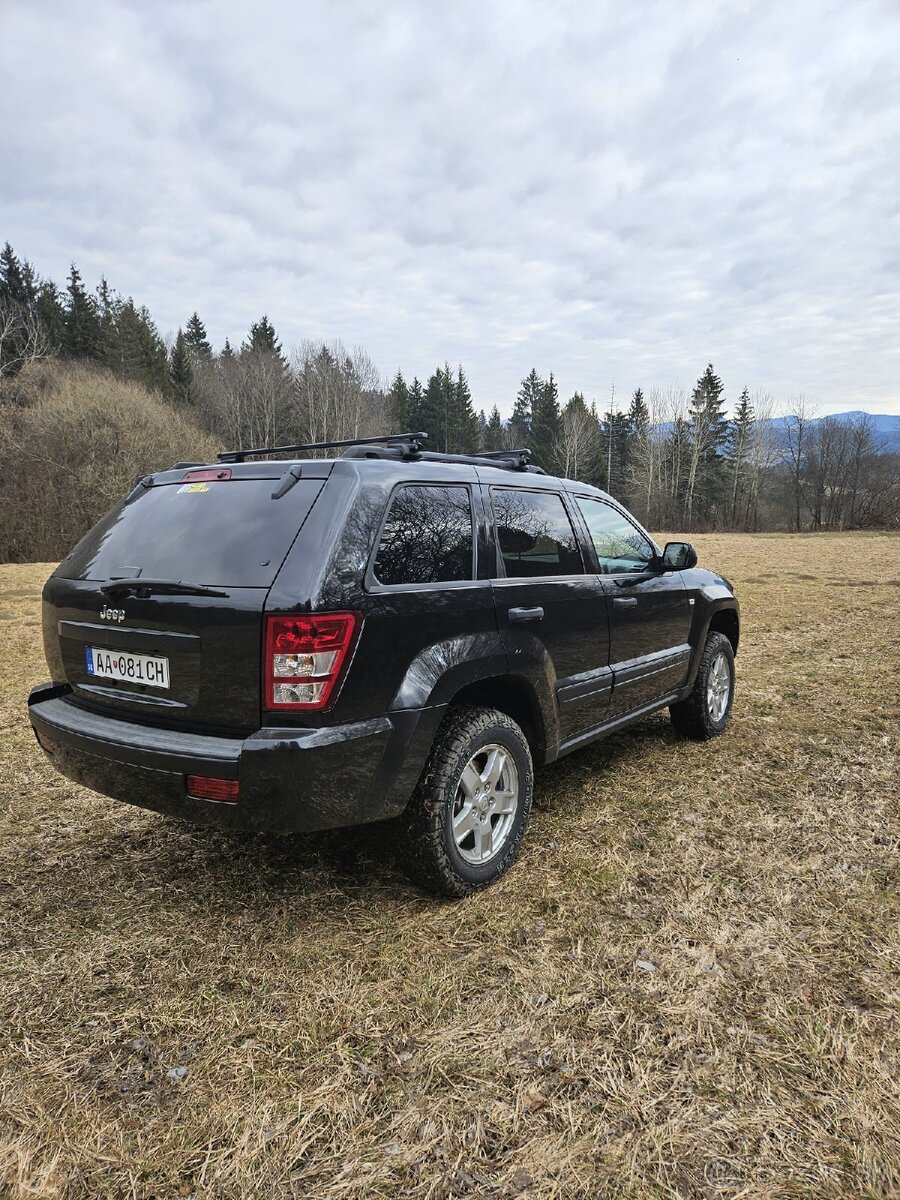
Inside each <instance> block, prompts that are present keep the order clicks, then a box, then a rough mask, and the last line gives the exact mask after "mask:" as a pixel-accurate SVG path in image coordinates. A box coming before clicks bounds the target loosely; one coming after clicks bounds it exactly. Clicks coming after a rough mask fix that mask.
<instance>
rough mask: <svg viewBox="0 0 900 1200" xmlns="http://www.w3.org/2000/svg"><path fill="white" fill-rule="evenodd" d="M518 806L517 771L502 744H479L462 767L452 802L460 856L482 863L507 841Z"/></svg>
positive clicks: (508, 752)
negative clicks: (478, 748)
mask: <svg viewBox="0 0 900 1200" xmlns="http://www.w3.org/2000/svg"><path fill="white" fill-rule="evenodd" d="M518 808H519V772H518V771H517V770H516V764H515V760H514V759H513V756H512V754H511V752H510V751H509V750H508V749H507V748H506V747H505V746H498V745H496V744H495V743H492V744H491V745H489V746H482V747H481V749H480V750H476V752H475V753H474V754H473V755H472V757H471V758H470V759H469V761H468V762H467V763H466V765H465V767H464V768H463V773H462V776H461V778H460V781H459V785H458V786H457V789H456V797H455V799H454V802H453V817H452V828H453V840H454V842H455V843H456V849H457V850H458V852H459V855H460V857H461V858H462V859H463V860H464V861H465V862H467V863H471V864H472V865H473V866H477V867H480V866H483V865H484V864H485V863H486V862H489V861H490V859H492V858H494V857H495V855H497V854H499V853H500V851H501V850H502V849H503V847H504V846H505V845H506V843H507V841H509V836H510V834H511V833H512V828H513V825H514V824H515V820H516V812H517V811H518Z"/></svg>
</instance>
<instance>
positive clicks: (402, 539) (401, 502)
mask: <svg viewBox="0 0 900 1200" xmlns="http://www.w3.org/2000/svg"><path fill="white" fill-rule="evenodd" d="M375 577H376V579H377V580H378V581H379V583H446V582H449V581H451V580H454V579H471V578H472V505H471V501H470V499H469V489H468V488H465V487H456V486H451V487H438V486H437V485H428V486H421V485H418V484H409V485H407V486H405V487H402V488H400V489H399V490H398V491H396V492H395V493H394V498H393V500H391V507H390V510H389V512H388V517H387V521H386V523H385V526H384V531H383V533H382V535H381V544H380V545H379V547H378V554H377V556H376V558H375Z"/></svg>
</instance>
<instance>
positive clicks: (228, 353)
mask: <svg viewBox="0 0 900 1200" xmlns="http://www.w3.org/2000/svg"><path fill="white" fill-rule="evenodd" d="M219 358H224V359H226V360H228V359H231V358H234V351H233V350H232V348H231V342H229V340H228V338H226V339H225V345H224V346H223V347H222V353H221V354H220V355H219Z"/></svg>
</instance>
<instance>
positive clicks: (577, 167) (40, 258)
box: [0, 0, 900, 412]
mask: <svg viewBox="0 0 900 1200" xmlns="http://www.w3.org/2000/svg"><path fill="white" fill-rule="evenodd" d="M2 21H3V29H4V34H5V37H4V42H5V45H6V54H5V63H4V66H5V71H4V78H3V80H2V83H0V89H2V100H3V111H4V118H3V120H2V122H0V162H2V172H0V236H2V237H9V239H10V241H12V243H13V245H14V246H15V248H16V249H17V251H18V252H20V253H22V254H24V255H26V256H27V257H29V258H30V259H32V260H33V261H34V262H35V264H36V266H37V267H38V268H39V269H40V270H42V271H44V272H47V273H49V274H52V275H53V276H54V277H55V278H57V279H59V280H61V279H62V278H63V276H64V275H65V272H66V270H67V267H68V262H69V261H70V260H71V259H73V258H74V259H75V260H76V261H77V262H78V264H79V266H80V267H81V269H82V272H83V274H84V275H85V276H86V277H87V278H88V279H95V278H97V277H99V275H100V274H101V273H104V274H106V275H107V276H108V278H109V279H110V281H111V282H112V283H113V284H114V285H115V286H116V287H118V288H120V289H121V290H123V291H126V292H131V293H133V294H134V296H135V297H136V298H137V299H138V300H140V301H143V302H146V303H147V304H148V305H149V307H150V309H151V311H152V312H153V313H154V315H155V316H156V317H157V319H158V321H159V323H160V326H161V328H162V330H163V331H164V332H168V331H171V330H174V329H175V327H176V326H177V325H179V324H181V323H183V322H184V321H185V319H186V318H187V316H189V315H190V313H191V312H192V311H193V310H194V309H195V308H196V309H197V310H198V311H199V312H200V314H201V316H203V318H204V319H205V320H206V323H207V326H208V328H209V330H210V333H211V335H212V337H213V338H214V340H215V341H216V342H218V343H221V342H222V341H223V339H224V338H225V336H226V335H227V336H229V337H230V338H231V339H232V341H239V340H240V338H241V337H242V336H243V334H244V333H245V331H246V329H247V328H248V326H249V324H250V322H251V321H252V320H254V319H255V318H256V317H257V316H258V315H259V314H260V313H261V312H263V311H267V312H268V313H269V315H270V317H271V318H272V320H273V321H274V323H275V325H276V328H277V329H278V331H279V333H280V335H281V337H282V339H283V341H284V342H285V343H291V342H294V341H299V340H300V339H301V338H304V337H316V336H323V337H329V338H330V337H341V338H343V339H344V340H345V341H346V342H348V343H350V344H362V345H364V346H366V348H367V349H368V350H369V352H370V353H371V354H372V356H373V358H374V359H375V360H376V362H378V363H379V365H380V366H381V368H382V369H383V371H384V372H385V374H386V375H387V374H391V373H393V371H394V370H395V369H396V368H397V367H398V366H402V367H403V369H404V371H405V372H406V373H407V374H412V373H413V372H417V373H418V374H419V375H420V376H421V375H425V374H427V373H428V372H429V371H430V370H431V369H432V367H433V366H434V365H435V364H436V363H437V362H440V361H443V360H444V359H445V358H447V359H449V360H450V361H451V362H456V361H462V362H463V364H464V365H465V367H466V369H467V370H468V372H469V376H470V381H471V384H472V388H473V392H474V394H475V398H476V402H477V403H478V404H479V405H484V406H490V405H491V404H492V403H494V402H496V403H498V404H499V406H500V408H501V411H505V412H508V411H509V409H510V407H511V404H512V399H513V397H514V395H515V392H516V388H517V386H518V381H519V380H520V379H521V377H522V376H523V375H524V374H525V373H526V372H527V371H528V370H529V368H530V367H531V366H532V365H536V366H537V367H538V369H539V370H541V371H543V372H545V373H546V372H549V371H551V370H552V371H554V372H555V374H556V376H557V378H558V380H559V383H560V390H561V394H562V395H563V396H568V395H570V394H571V393H572V391H574V390H575V389H576V388H579V389H581V390H584V391H585V392H586V393H587V394H588V395H589V396H596V397H598V398H599V399H600V400H601V401H605V398H606V397H607V396H608V394H609V388H610V384H611V382H612V381H613V380H615V383H616V392H617V394H618V395H619V396H623V395H625V394H627V392H628V391H630V389H632V388H633V387H635V386H637V385H639V384H640V385H643V386H644V387H648V386H650V385H652V384H653V383H661V384H664V383H668V382H673V381H677V382H681V383H684V384H690V383H691V382H692V381H693V380H694V379H695V378H696V377H697V375H698V374H699V372H700V371H701V370H702V368H703V366H704V365H705V363H706V361H707V359H708V358H712V359H713V361H714V362H715V364H716V367H717V369H718V371H719V372H720V374H721V375H722V376H723V378H724V380H725V382H726V386H727V389H728V394H729V396H730V397H731V398H732V399H734V398H735V397H736V396H737V393H738V392H739V391H740V389H741V387H743V386H744V384H745V383H746V384H748V385H749V386H750V388H751V389H755V388H757V387H760V388H764V389H767V390H769V391H771V392H772V393H774V394H775V395H776V397H777V398H778V400H779V402H780V403H781V404H782V406H784V405H786V404H787V403H788V402H789V400H790V398H791V396H793V395H796V394H797V393H800V392H803V393H806V394H807V395H808V396H811V397H814V398H816V399H818V400H819V401H820V402H821V404H822V408H823V411H827V410H829V409H830V410H838V409H842V408H851V407H867V408H869V409H871V410H873V411H874V410H878V411H893V412H900V387H898V381H900V370H898V368H900V361H898V358H900V354H898V338H897V328H898V318H900V284H898V276H897V264H898V261H900V237H898V209H900V201H898V196H900V177H898V176H900V169H898V163H900V77H898V75H897V71H896V62H897V56H898V52H900V11H898V9H897V7H896V5H894V4H892V3H884V4H877V3H865V2H861V0H857V2H856V3H854V4H833V5H829V4H827V3H823V2H822V0H806V2H799V0H786V2H782V3H756V2H746V3H730V4H720V3H712V2H706V0H704V2H700V0H683V2H682V3H680V4H678V5H677V6H676V5H672V4H670V3H667V2H664V0H657V2H655V3H653V2H645V3H637V4H634V5H630V6H626V5H617V4H612V3H608V4H602V3H583V4H578V5H573V4H569V5H566V4H550V3H532V2H528V3H525V2H524V0H517V2H513V3H504V4H503V5H493V6H491V5H484V4H477V3H474V2H469V3H459V4H455V5H442V6H434V5H425V4H420V3H413V2H410V3H390V2H389V3H387V4H385V5H371V4H363V3H343V4H340V5H335V4H332V3H329V2H328V0H319V2H316V3H309V2H305V3H301V4H296V5H290V6H289V5H283V4H276V3H272V2H269V0H264V2H257V3H254V4H252V5H247V4H236V3H235V4H231V5H225V4H222V3H216V4H213V3H200V2H194V3H191V4H183V3H157V4H154V5H152V6H151V5H147V4H143V3H139V2H138V0H135V2H133V3H128V2H126V0H117V2H107V3H96V4H91V5H87V4H72V3H62V2H59V3H39V4H35V3H24V2H23V3H18V2H14V3H9V0H7V2H6V3H5V4H3V5H2Z"/></svg>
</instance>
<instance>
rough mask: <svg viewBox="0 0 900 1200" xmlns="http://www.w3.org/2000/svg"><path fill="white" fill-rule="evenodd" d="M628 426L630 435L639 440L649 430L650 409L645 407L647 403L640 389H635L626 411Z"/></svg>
mask: <svg viewBox="0 0 900 1200" xmlns="http://www.w3.org/2000/svg"><path fill="white" fill-rule="evenodd" d="M628 424H629V426H630V430H631V433H632V434H634V435H635V436H636V437H639V438H644V437H645V436H646V434H647V430H648V429H649V428H650V409H649V408H648V407H647V401H646V400H645V399H644V393H643V390H642V389H641V388H635V389H634V392H633V393H632V395H631V406H630V407H629V409H628Z"/></svg>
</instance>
